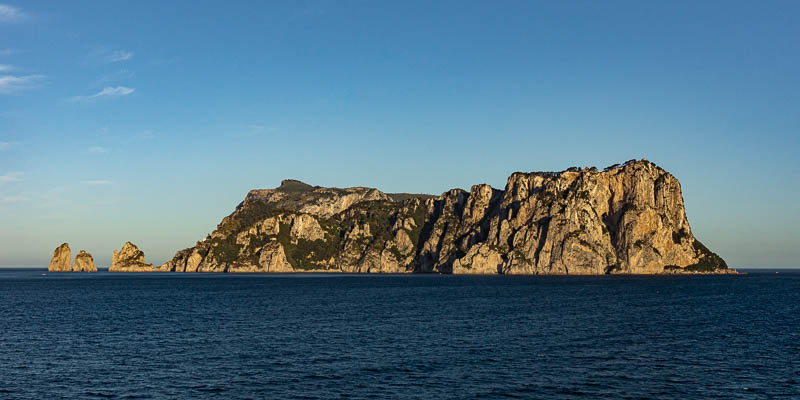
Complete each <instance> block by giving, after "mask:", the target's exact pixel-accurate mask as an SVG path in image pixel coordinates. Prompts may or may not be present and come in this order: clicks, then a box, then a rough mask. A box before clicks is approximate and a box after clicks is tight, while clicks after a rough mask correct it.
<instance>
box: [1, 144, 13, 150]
mask: <svg viewBox="0 0 800 400" xmlns="http://www.w3.org/2000/svg"><path fill="white" fill-rule="evenodd" d="M10 147H11V143H9V142H0V151H3V150H8V149H9V148H10Z"/></svg>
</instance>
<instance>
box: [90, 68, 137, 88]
mask: <svg viewBox="0 0 800 400" xmlns="http://www.w3.org/2000/svg"><path fill="white" fill-rule="evenodd" d="M133 75H134V72H133V71H128V70H127V69H121V70H119V71H115V72H112V73H110V74H105V75H103V76H101V77H100V78H99V79H98V80H97V84H98V85H104V84H107V83H109V82H115V81H124V80H127V79H131V78H133Z"/></svg>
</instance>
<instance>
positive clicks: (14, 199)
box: [0, 195, 31, 204]
mask: <svg viewBox="0 0 800 400" xmlns="http://www.w3.org/2000/svg"><path fill="white" fill-rule="evenodd" d="M30 200H31V199H30V198H29V197H25V196H19V195H11V196H0V203H3V204H7V203H21V202H25V201H30Z"/></svg>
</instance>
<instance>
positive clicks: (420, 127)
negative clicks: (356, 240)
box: [0, 0, 800, 267]
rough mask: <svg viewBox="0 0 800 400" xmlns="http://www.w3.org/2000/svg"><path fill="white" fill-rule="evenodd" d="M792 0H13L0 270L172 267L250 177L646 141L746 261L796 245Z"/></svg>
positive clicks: (465, 179) (0, 108)
mask: <svg viewBox="0 0 800 400" xmlns="http://www.w3.org/2000/svg"><path fill="white" fill-rule="evenodd" d="M797 15H800V4H798V3H797V2H792V1H786V2H780V1H768V2H754V1H748V2H737V1H704V2H695V1H686V2H682V1H672V2H641V1H629V2H618V1H604V2H595V1H574V2H534V1H519V2H516V1H499V2H488V1H484V2H470V1H436V2H429V1H420V2H415V1H402V2H400V1H397V2H388V1H383V2H375V1H357V2H354V1H285V2H219V1H192V2H177V1H176V2H156V1H153V2H151V1H137V2H121V1H105V2H99V1H70V2H65V1H25V2H20V1H10V0H0V265H6V266H41V265H46V264H47V262H48V261H49V258H50V256H51V255H52V250H53V249H54V248H55V247H56V246H57V245H58V244H60V243H62V242H64V241H69V242H70V244H71V246H72V248H73V251H77V250H79V249H86V250H88V251H89V252H91V253H93V254H94V256H95V260H96V261H98V263H99V264H101V265H107V264H108V263H109V262H110V257H111V252H112V250H113V249H115V248H119V247H120V246H121V245H122V244H123V243H124V242H125V241H126V240H130V241H133V242H135V243H137V244H138V245H139V246H140V248H142V249H143V250H144V251H145V253H146V254H147V257H148V261H151V262H156V263H161V262H164V261H165V260H167V259H169V258H170V257H171V256H172V255H173V254H174V252H175V251H176V250H178V249H182V248H185V247H189V246H191V245H193V244H194V242H195V241H196V240H199V239H202V238H203V237H205V235H206V234H207V233H208V232H210V231H211V230H213V228H214V227H215V226H216V224H217V223H218V222H219V221H220V220H221V218H222V217H224V216H225V215H227V214H228V213H230V212H231V211H232V210H233V208H234V207H235V206H236V204H238V202H240V201H241V200H242V198H243V197H244V195H245V194H246V193H247V191H248V190H249V189H253V188H269V187H274V186H277V185H278V184H279V183H280V180H281V179H283V178H297V179H302V180H304V181H306V182H309V183H311V184H315V185H323V186H340V187H341V186H357V185H362V186H373V187H378V188H379V189H381V190H384V191H387V192H427V193H436V194H438V193H441V192H443V191H445V190H447V189H450V188H453V187H461V188H467V189H468V188H469V187H470V186H471V185H473V184H477V183H489V184H491V185H493V186H495V187H498V188H502V187H503V186H504V185H505V180H506V178H507V176H508V175H509V174H510V173H512V172H514V171H537V170H562V169H565V168H567V167H570V166H573V165H578V166H592V165H596V166H598V167H604V166H607V165H610V164H614V163H617V162H622V161H625V160H628V159H632V158H642V157H645V158H647V159H649V160H651V161H654V162H656V163H657V164H659V165H660V166H662V167H664V168H665V169H667V170H668V171H670V172H672V173H673V174H674V175H675V176H676V177H678V179H680V181H681V183H682V186H683V194H684V198H685V201H686V206H687V214H688V216H689V221H690V223H691V225H692V228H693V231H694V233H695V235H696V236H697V237H698V238H699V239H700V240H702V241H703V242H705V243H706V245H708V247H710V248H711V249H712V250H715V251H717V252H718V253H719V254H720V255H722V256H723V257H724V258H725V259H726V260H727V261H728V263H729V264H731V265H732V266H736V267H759V266H765V267H767V266H769V267H780V266H797V265H798V262H797V260H798V258H800V241H799V240H798V237H799V236H800V228H799V227H800V206H798V204H799V203H798V195H799V194H800V185H799V183H800V180H799V179H798V157H797V156H796V154H797V152H798V150H800V143H799V142H800V140H798V136H800V93H798V89H799V88H800V24H797V21H796V17H797Z"/></svg>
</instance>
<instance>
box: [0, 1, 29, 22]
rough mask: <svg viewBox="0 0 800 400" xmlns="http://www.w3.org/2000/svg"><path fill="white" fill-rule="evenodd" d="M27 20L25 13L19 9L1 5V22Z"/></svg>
mask: <svg viewBox="0 0 800 400" xmlns="http://www.w3.org/2000/svg"><path fill="white" fill-rule="evenodd" d="M24 18H25V13H24V12H22V10H21V9H19V8H18V7H14V6H10V5H8V4H0V22H17V21H21V20H23V19H24Z"/></svg>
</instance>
